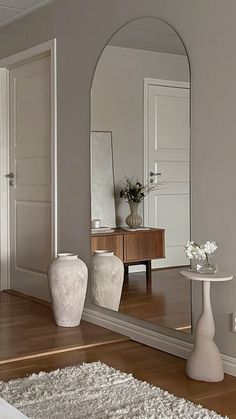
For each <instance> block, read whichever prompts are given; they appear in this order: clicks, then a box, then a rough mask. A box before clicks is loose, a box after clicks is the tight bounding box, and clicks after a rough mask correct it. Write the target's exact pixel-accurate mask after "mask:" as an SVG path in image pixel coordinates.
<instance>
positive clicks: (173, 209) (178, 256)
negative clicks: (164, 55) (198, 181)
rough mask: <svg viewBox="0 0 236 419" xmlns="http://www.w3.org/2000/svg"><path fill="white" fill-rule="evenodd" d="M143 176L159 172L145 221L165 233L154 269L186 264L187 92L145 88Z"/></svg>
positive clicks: (155, 86) (188, 205)
mask: <svg viewBox="0 0 236 419" xmlns="http://www.w3.org/2000/svg"><path fill="white" fill-rule="evenodd" d="M147 109H148V116H147V129H148V141H147V144H148V150H147V172H148V173H147V175H148V174H149V172H150V171H154V172H161V174H162V175H161V178H160V179H161V181H163V182H164V186H163V187H162V189H160V190H159V191H157V192H155V193H153V194H150V195H149V196H148V197H147V204H146V206H145V220H147V225H148V226H150V227H156V228H164V229H165V231H166V258H165V259H164V260H158V261H157V260H155V261H153V263H152V266H153V267H154V268H156V267H171V266H179V265H185V264H186V257H185V254H184V246H185V244H186V242H187V241H188V240H189V238H190V216H189V212H190V199H189V196H190V195H189V176H190V174H189V148H190V129H189V89H188V88H178V87H166V86H158V85H151V84H150V85H149V86H148V106H147Z"/></svg>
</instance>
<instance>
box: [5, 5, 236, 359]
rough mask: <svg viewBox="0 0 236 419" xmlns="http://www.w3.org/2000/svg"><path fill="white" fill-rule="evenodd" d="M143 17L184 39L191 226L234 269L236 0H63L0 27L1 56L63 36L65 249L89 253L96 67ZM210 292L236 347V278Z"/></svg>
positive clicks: (227, 339)
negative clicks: (234, 329) (233, 328)
mask: <svg viewBox="0 0 236 419" xmlns="http://www.w3.org/2000/svg"><path fill="white" fill-rule="evenodd" d="M143 16H152V17H159V18H161V19H163V20H165V21H166V22H168V23H170V24H171V25H173V27H174V28H175V29H176V30H177V32H178V33H179V34H180V36H181V37H182V39H183V40H184V42H185V45H186V47H187V50H188V53H189V57H190V63H191V69H192V156H193V159H192V233H193V237H194V239H195V240H197V241H204V240H206V239H208V238H212V239H216V240H217V241H218V243H219V246H220V251H219V252H218V262H219V264H220V266H221V268H222V269H225V270H228V271H231V272H233V273H234V274H235V275H236V266H235V252H236V240H235V232H236V216H235V214H236V194H235V178H236V164H235V156H236V123H235V109H236V82H235V80H236V54H235V53H234V51H235V39H236V26H235V16H236V2H235V0H224V1H222V0H197V1H196V0H175V1H173V0H145V1H143V0H126V1H124V0H99V1H97V0H67V1H65V0H56V1H55V2H54V3H52V4H50V5H49V6H47V7H45V8H43V9H40V10H38V11H35V12H34V13H32V14H31V15H29V16H27V17H25V18H23V19H22V20H19V21H17V22H14V23H12V24H11V25H9V26H8V27H4V28H2V29H0V57H4V56H7V55H9V54H13V53H15V52H17V51H20V50H23V49H25V48H28V47H31V46H33V45H36V44H38V43H41V42H43V41H46V40H47V39H50V38H52V37H54V36H56V37H57V39H58V165H59V173H58V175H59V176H58V199H59V206H58V213H59V214H58V215H59V231H58V233H59V249H60V250H68V251H77V250H78V251H79V253H80V255H81V257H82V258H83V259H84V260H86V261H87V262H88V261H89V241H90V238H89V225H90V210H89V208H90V194H89V173H90V169H89V119H90V116H89V114H90V111H89V98H90V87H91V82H92V77H93V72H94V70H95V66H96V62H97V60H98V58H99V55H100V54H101V52H102V49H103V48H104V46H105V45H106V43H107V41H108V40H109V38H110V37H111V36H112V35H113V33H114V32H115V31H117V30H118V29H119V28H120V27H121V26H122V25H124V24H125V23H127V22H129V21H130V20H132V19H134V18H138V17H143ZM193 299H194V304H193V311H194V317H195V316H196V312H198V310H199V301H200V299H199V295H198V292H197V290H195V289H194V294H193ZM212 299H213V307H214V311H215V318H216V340H217V343H218V344H219V346H220V349H221V351H222V352H224V353H227V354H230V355H234V356H236V344H235V343H236V335H234V334H232V333H231V332H230V330H229V327H230V326H229V324H230V322H229V313H231V312H233V311H236V279H235V280H234V281H232V282H231V283H227V284H224V283H222V284H214V285H213V290H212ZM168 333H171V332H168ZM172 334H174V332H172ZM183 338H184V337H183Z"/></svg>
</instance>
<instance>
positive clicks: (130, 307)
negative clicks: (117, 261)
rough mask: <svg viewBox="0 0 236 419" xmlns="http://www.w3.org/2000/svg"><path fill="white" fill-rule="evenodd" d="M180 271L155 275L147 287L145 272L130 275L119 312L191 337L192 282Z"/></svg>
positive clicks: (167, 271) (153, 273) (163, 271)
mask: <svg viewBox="0 0 236 419" xmlns="http://www.w3.org/2000/svg"><path fill="white" fill-rule="evenodd" d="M179 271H180V269H166V270H155V271H152V279H151V281H150V282H149V283H148V286H147V282H146V278H145V272H138V273H132V274H129V278H128V280H125V282H124V286H123V291H122V297H121V303H120V309H119V311H120V312H121V313H124V314H127V315H129V316H133V317H137V318H139V319H142V320H147V321H150V322H152V323H155V324H158V325H161V326H165V327H170V328H174V329H178V330H182V331H183V332H186V333H191V290H190V281H189V280H188V279H186V278H183V277H181V276H180V275H179Z"/></svg>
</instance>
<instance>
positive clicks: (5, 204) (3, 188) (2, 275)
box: [0, 38, 57, 291]
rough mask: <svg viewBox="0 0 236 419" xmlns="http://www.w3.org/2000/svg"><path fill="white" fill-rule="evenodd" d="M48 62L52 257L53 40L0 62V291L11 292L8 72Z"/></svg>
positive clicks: (54, 169)
mask: <svg viewBox="0 0 236 419" xmlns="http://www.w3.org/2000/svg"><path fill="white" fill-rule="evenodd" d="M45 53H49V54H50V59H51V205H52V206H51V238H52V244H51V254H52V258H54V257H55V256H56V254H57V54H56V38H54V39H51V40H49V41H46V42H44V43H42V44H39V45H36V46H34V47H32V48H29V49H26V50H24V51H21V52H19V53H16V54H14V55H10V56H8V57H6V58H3V59H2V60H0V124H1V129H0V261H1V268H0V291H2V290H4V289H8V288H10V193H9V182H7V181H6V178H5V175H6V173H8V172H9V70H10V68H11V67H12V66H15V65H17V64H19V63H22V62H27V61H30V60H32V59H34V57H36V56H40V54H45Z"/></svg>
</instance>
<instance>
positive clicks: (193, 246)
mask: <svg viewBox="0 0 236 419" xmlns="http://www.w3.org/2000/svg"><path fill="white" fill-rule="evenodd" d="M217 249H218V246H217V243H216V242H215V241H213V240H208V241H207V242H206V243H204V244H201V245H199V244H197V243H195V242H194V241H188V242H187V244H186V246H185V254H186V256H187V257H188V258H189V259H198V260H208V256H209V255H212V254H213V253H214V252H215V251H216V250H217Z"/></svg>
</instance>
